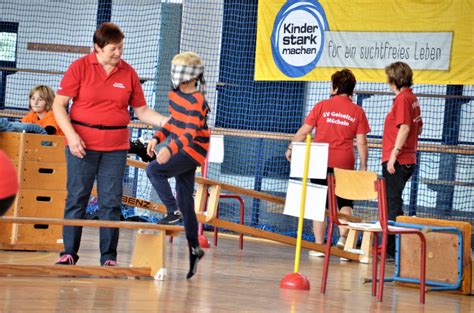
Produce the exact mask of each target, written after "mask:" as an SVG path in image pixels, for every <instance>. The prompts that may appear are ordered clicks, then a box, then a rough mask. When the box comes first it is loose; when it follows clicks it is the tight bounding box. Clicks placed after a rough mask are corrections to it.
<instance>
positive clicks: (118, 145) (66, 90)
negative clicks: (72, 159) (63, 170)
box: [57, 52, 146, 151]
mask: <svg viewBox="0 0 474 313" xmlns="http://www.w3.org/2000/svg"><path fill="white" fill-rule="evenodd" d="M57 93H58V95H63V96H68V97H72V98H73V104H72V106H71V110H70V117H71V119H72V120H76V121H79V122H82V123H87V124H91V125H103V126H126V125H128V123H129V122H130V113H129V112H128V106H129V105H130V106H132V107H141V106H144V105H146V100H145V96H144V94H143V89H142V87H141V85H140V80H139V78H138V75H137V73H136V72H135V70H134V69H133V68H132V67H131V66H130V65H129V64H128V63H126V62H125V61H123V60H121V61H120V62H119V64H117V66H115V68H114V69H113V70H112V72H111V73H110V74H109V75H107V74H106V73H105V71H104V69H103V67H102V65H101V64H100V63H99V61H98V60H97V56H96V54H95V52H92V53H91V54H89V55H86V56H84V57H82V58H80V59H78V60H76V61H74V62H73V63H72V64H71V65H70V67H69V69H68V70H67V72H66V74H64V77H63V80H62V81H61V84H60V86H59V89H58V92H57ZM72 126H73V127H74V129H75V131H76V132H77V133H78V134H79V136H80V137H81V138H82V140H83V141H84V143H85V145H86V149H88V150H96V151H113V150H127V149H128V148H129V131H128V128H123V129H97V128H91V127H87V126H81V125H78V124H72Z"/></svg>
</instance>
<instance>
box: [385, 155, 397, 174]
mask: <svg viewBox="0 0 474 313" xmlns="http://www.w3.org/2000/svg"><path fill="white" fill-rule="evenodd" d="M395 162H397V151H396V150H395V149H393V151H392V154H391V155H390V159H389V160H388V162H387V172H389V173H390V174H395Z"/></svg>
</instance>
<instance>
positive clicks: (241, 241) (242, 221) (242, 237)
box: [239, 200, 245, 250]
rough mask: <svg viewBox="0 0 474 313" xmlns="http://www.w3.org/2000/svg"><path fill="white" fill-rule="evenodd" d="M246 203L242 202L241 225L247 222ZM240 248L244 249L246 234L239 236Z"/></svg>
mask: <svg viewBox="0 0 474 313" xmlns="http://www.w3.org/2000/svg"><path fill="white" fill-rule="evenodd" d="M244 208H245V207H244V202H243V201H242V200H241V201H240V225H244V221H245V211H244ZM239 247H240V250H242V249H244V234H242V233H241V234H240V236H239Z"/></svg>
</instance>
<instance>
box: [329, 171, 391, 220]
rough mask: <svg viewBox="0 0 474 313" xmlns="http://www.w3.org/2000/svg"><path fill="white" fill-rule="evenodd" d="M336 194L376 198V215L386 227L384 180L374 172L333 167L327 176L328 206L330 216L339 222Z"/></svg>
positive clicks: (361, 198) (368, 198)
mask: <svg viewBox="0 0 474 313" xmlns="http://www.w3.org/2000/svg"><path fill="white" fill-rule="evenodd" d="M336 196H338V197H341V198H344V199H348V200H375V199H376V200H377V202H378V217H379V221H380V224H381V226H382V228H385V227H387V224H388V221H387V200H386V193H385V180H384V179H383V178H380V177H377V173H375V172H365V171H353V170H344V169H339V168H335V169H334V175H329V176H328V208H329V212H330V218H331V219H332V221H333V222H335V223H336V224H339V219H338V217H337V213H338V210H337V200H336Z"/></svg>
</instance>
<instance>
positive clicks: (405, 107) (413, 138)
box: [382, 88, 423, 164]
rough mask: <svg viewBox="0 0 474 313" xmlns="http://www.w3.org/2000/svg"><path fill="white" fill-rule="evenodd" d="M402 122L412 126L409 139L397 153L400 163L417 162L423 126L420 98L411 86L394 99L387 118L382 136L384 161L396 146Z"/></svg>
mask: <svg viewBox="0 0 474 313" xmlns="http://www.w3.org/2000/svg"><path fill="white" fill-rule="evenodd" d="M401 124H406V125H408V126H410V132H409V133H408V137H407V140H406V141H405V144H404V145H403V147H397V148H399V149H401V151H400V152H399V153H398V155H397V161H398V163H400V164H416V147H417V145H418V133H419V131H420V128H421V127H422V126H423V121H422V120H421V110H420V104H419V103H418V99H417V98H416V96H415V95H414V94H413V91H412V90H411V88H404V89H403V90H402V91H400V93H399V94H398V95H397V96H396V97H395V99H394V100H393V105H392V107H391V108H390V111H389V112H388V114H387V117H386V118H385V124H384V127H383V137H382V162H386V161H388V160H389V159H390V154H391V153H392V150H393V148H394V147H395V140H396V138H397V134H398V129H399V127H400V125H401Z"/></svg>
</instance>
